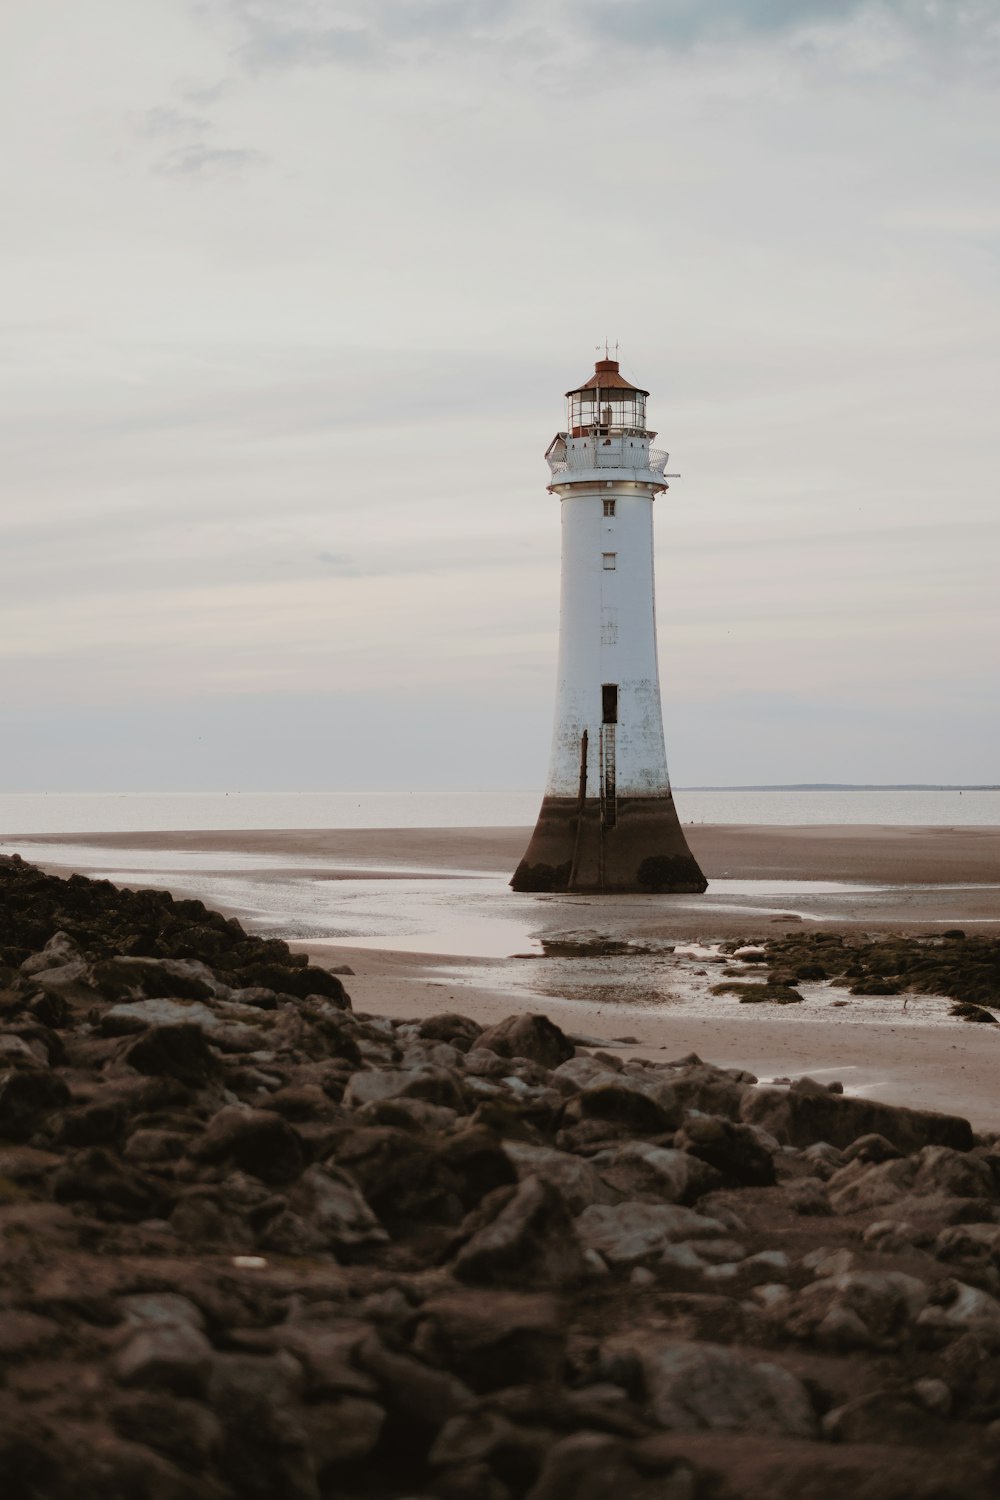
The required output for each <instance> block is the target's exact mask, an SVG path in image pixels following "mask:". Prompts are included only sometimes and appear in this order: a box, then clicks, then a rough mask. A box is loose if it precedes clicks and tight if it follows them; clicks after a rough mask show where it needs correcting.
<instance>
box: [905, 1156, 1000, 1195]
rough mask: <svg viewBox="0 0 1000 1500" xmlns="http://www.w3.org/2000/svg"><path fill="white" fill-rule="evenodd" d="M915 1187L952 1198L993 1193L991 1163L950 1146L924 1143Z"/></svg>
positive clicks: (926, 1192) (927, 1192) (917, 1191)
mask: <svg viewBox="0 0 1000 1500" xmlns="http://www.w3.org/2000/svg"><path fill="white" fill-rule="evenodd" d="M913 1191H914V1193H916V1194H918V1195H919V1196H921V1197H926V1196H928V1195H929V1194H931V1193H940V1194H941V1195H942V1196H944V1197H949V1198H983V1199H989V1198H991V1197H992V1196H993V1174H992V1172H991V1171H990V1168H989V1164H988V1163H987V1162H985V1161H982V1160H980V1159H978V1158H977V1157H974V1156H969V1155H967V1154H966V1153H964V1152H960V1151H952V1150H950V1149H949V1148H948V1147H947V1146H925V1147H924V1148H923V1150H922V1151H920V1152H919V1153H918V1155H917V1172H916V1176H915V1177H914V1179H913Z"/></svg>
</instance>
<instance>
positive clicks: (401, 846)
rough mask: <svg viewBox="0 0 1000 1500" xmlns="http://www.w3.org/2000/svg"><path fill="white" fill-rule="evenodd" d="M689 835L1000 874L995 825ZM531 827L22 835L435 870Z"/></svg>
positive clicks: (883, 866) (742, 866) (814, 863)
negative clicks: (315, 858)
mask: <svg viewBox="0 0 1000 1500" xmlns="http://www.w3.org/2000/svg"><path fill="white" fill-rule="evenodd" d="M684 833H685V836H686V838H687V840H688V842H689V844H690V846H691V850H692V852H693V854H694V855H695V858H696V859H697V860H698V862H699V864H700V865H701V867H702V869H703V870H704V872H705V874H706V875H707V876H708V877H709V879H710V880H711V879H713V878H716V879H722V878H723V877H727V876H728V877H731V878H733V879H747V880H763V879H779V878H785V879H795V880H858V881H869V882H872V883H873V884H880V883H882V882H890V883H896V882H906V883H910V884H961V883H972V884H975V883H980V882H981V883H986V882H996V881H997V880H1000V828H998V827H981V828H937V827H916V826H914V827H909V826H902V825H892V826H879V825H872V824H811V825H808V826H801V827H798V826H788V825H751V824H687V825H685V828H684ZM530 834H531V830H530V828H360V829H352V828H347V829H330V830H318V829H285V830H276V829H265V830H260V831H255V830H252V829H249V830H241V831H233V830H230V829H226V830H224V831H222V832H217V833H214V832H195V833H156V832H151V833H107V834H102V833H93V834H90V833H88V834H80V833H75V834H45V835H35V836H32V835H25V837H31V838H32V842H38V843H50V844H51V843H76V844H82V843H86V844H93V845H98V846H100V847H103V848H109V849H178V850H182V849H190V850H211V849H216V850H228V851H232V852H242V853H244V854H246V855H248V856H253V855H255V854H266V855H270V856H280V855H281V854H286V855H293V856H295V857H296V858H302V857H308V856H309V855H313V856H315V857H317V858H322V859H333V860H336V861H338V862H357V863H358V864H359V865H360V866H361V867H368V866H371V865H373V864H374V865H377V866H379V867H380V868H381V869H382V870H383V872H385V873H389V872H391V871H392V869H393V868H394V867H398V866H400V865H407V866H413V865H423V866H427V867H428V868H438V869H441V870H453V869H456V868H460V869H463V870H510V871H512V870H513V869H514V868H515V866H516V865H517V862H518V860H519V859H520V858H521V855H522V854H523V853H524V849H525V846H526V845H527V842H528V838H529V836H530Z"/></svg>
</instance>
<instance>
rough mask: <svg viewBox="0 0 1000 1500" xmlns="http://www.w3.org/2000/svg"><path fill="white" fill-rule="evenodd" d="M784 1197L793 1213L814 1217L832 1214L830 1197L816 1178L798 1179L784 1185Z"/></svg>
mask: <svg viewBox="0 0 1000 1500" xmlns="http://www.w3.org/2000/svg"><path fill="white" fill-rule="evenodd" d="M785 1197H786V1198H787V1200H788V1203H789V1206H790V1207H791V1209H792V1211H793V1212H794V1213H797V1214H803V1215H810V1216H814V1217H827V1216H829V1215H830V1214H832V1213H833V1207H832V1205H831V1203H830V1195H829V1194H828V1193H827V1190H826V1188H825V1187H824V1186H823V1184H822V1182H821V1181H820V1180H819V1178H818V1177H800V1178H799V1179H798V1181H797V1182H788V1183H786V1184H785Z"/></svg>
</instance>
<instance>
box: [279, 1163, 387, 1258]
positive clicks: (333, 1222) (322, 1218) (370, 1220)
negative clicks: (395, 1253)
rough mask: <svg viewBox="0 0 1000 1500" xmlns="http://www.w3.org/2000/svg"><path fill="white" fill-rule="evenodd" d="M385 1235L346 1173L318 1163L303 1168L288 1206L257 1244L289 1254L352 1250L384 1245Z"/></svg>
mask: <svg viewBox="0 0 1000 1500" xmlns="http://www.w3.org/2000/svg"><path fill="white" fill-rule="evenodd" d="M291 1219H294V1221H296V1222H290V1220H291ZM388 1238H389V1236H388V1235H387V1234H386V1232H385V1230H384V1229H383V1227H382V1225H381V1224H380V1223H379V1221H378V1219H377V1218H376V1217H375V1215H374V1214H373V1213H372V1211H371V1209H370V1208H369V1206H368V1204H367V1203H366V1202H365V1199H364V1197H363V1196H362V1194H361V1193H360V1192H359V1191H358V1188H357V1185H356V1184H355V1183H354V1182H353V1181H352V1179H351V1178H350V1177H349V1176H348V1175H347V1173H346V1172H341V1171H338V1169H337V1168H336V1167H333V1166H329V1165H327V1166H318V1165H317V1166H312V1167H307V1168H306V1170H305V1171H304V1172H303V1173H302V1176H301V1177H300V1178H299V1180H298V1181H297V1182H296V1183H295V1186H294V1187H293V1188H292V1190H291V1192H290V1193H289V1195H288V1208H287V1210H285V1211H284V1212H282V1213H281V1214H280V1215H279V1216H278V1217H277V1218H276V1219H274V1220H272V1222H271V1223H270V1224H269V1225H268V1227H267V1229H266V1230H265V1232H264V1234H263V1235H262V1238H261V1245H262V1246H263V1247H264V1248H266V1249H274V1250H281V1249H287V1250H288V1252H289V1253H290V1254H303V1253H307V1251H308V1250H309V1249H315V1250H335V1251H340V1252H350V1251H353V1250H358V1249H360V1248H361V1247H363V1246H371V1245H384V1244H385V1243H386V1242H387V1240H388Z"/></svg>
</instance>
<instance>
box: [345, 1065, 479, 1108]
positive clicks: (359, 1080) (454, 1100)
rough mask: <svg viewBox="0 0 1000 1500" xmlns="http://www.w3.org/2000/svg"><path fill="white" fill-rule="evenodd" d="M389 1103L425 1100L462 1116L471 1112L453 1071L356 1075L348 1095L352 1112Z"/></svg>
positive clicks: (377, 1071) (432, 1069)
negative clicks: (363, 1106)
mask: <svg viewBox="0 0 1000 1500" xmlns="http://www.w3.org/2000/svg"><path fill="white" fill-rule="evenodd" d="M385 1099H423V1100H425V1101H426V1102H427V1103H429V1104H438V1105H444V1106H445V1107H446V1108H448V1109H454V1110H457V1111H458V1112H459V1113H460V1114H463V1113H465V1112H466V1111H467V1110H468V1108H469V1097H468V1094H467V1092H466V1089H465V1087H464V1086H463V1083H462V1080H461V1078H460V1077H459V1076H458V1074H457V1073H455V1072H453V1071H452V1070H451V1069H450V1068H439V1067H419V1068H399V1069H390V1068H372V1069H368V1070H366V1071H364V1072H361V1073H352V1075H351V1080H350V1082H349V1083H348V1085H347V1090H346V1092H345V1094H344V1104H345V1106H346V1107H347V1108H348V1109H358V1108H359V1107H360V1106H361V1105H363V1104H371V1103H376V1102H379V1101H381V1100H385Z"/></svg>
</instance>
